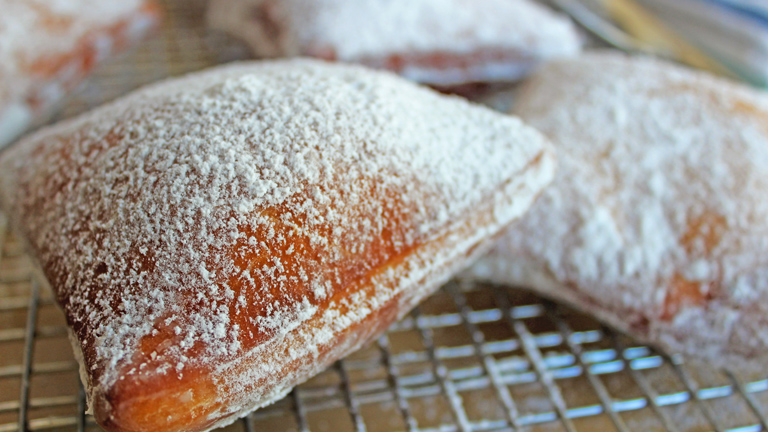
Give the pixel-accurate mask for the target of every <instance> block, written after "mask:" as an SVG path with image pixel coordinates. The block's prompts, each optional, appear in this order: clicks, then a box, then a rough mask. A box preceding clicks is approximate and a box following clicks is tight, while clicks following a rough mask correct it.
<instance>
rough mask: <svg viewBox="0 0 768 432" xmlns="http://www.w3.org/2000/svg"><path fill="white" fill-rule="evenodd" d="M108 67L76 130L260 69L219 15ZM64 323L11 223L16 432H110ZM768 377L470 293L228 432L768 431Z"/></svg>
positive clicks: (437, 303) (563, 311)
mask: <svg viewBox="0 0 768 432" xmlns="http://www.w3.org/2000/svg"><path fill="white" fill-rule="evenodd" d="M165 6H166V13H167V16H166V23H165V26H164V28H163V30H161V31H160V32H159V33H158V34H157V35H155V37H152V38H150V39H149V40H148V41H147V42H146V43H145V44H144V45H142V46H141V47H139V48H138V49H136V50H134V51H132V52H131V53H129V54H126V55H124V56H122V57H119V58H117V59H114V61H112V62H110V63H109V64H106V65H104V66H103V67H101V68H100V69H99V70H98V71H97V73H96V74H95V75H94V76H93V77H92V79H90V80H89V81H88V82H87V83H85V84H84V85H83V86H81V88H80V89H79V91H78V92H77V93H76V94H75V95H74V96H72V97H71V98H70V99H69V100H68V101H67V103H66V105H65V106H64V107H63V110H62V113H61V116H63V117H68V116H71V115H74V114H77V113H79V112H82V111H84V110H86V109H88V108H90V107H93V106H95V105H98V104H100V103H102V102H104V101H107V100H111V99H113V98H115V97H117V96H119V95H121V94H123V93H125V92H127V91H129V90H131V89H133V88H135V87H138V86H140V85H142V84H146V83H149V82H152V81H155V80H157V79H161V78H164V77H167V76H173V75H178V74H182V73H185V72H189V71H193V70H198V69H201V68H204V67H207V66H211V65H213V64H217V63H220V62H224V61H229V60H235V59H239V58H245V57H247V51H246V50H245V49H244V48H243V47H242V46H241V45H239V44H238V43H236V42H234V41H231V40H229V39H228V38H226V37H225V36H223V35H219V34H208V33H206V31H205V29H204V25H203V21H202V17H203V11H204V1H203V0H174V1H170V0H168V1H166V2H165ZM84 408H85V400H84V395H83V391H82V388H81V387H80V383H79V379H78V373H77V364H76V363H75V361H74V358H73V356H72V352H71V348H70V346H69V342H68V340H67V336H66V327H65V324H64V319H63V316H62V314H61V313H60V311H59V310H58V309H57V307H56V306H55V304H54V300H53V298H52V295H51V293H50V290H48V289H47V287H46V286H45V282H44V281H43V279H42V278H41V277H40V276H39V275H38V274H37V272H36V271H35V270H34V266H33V265H32V261H31V260H30V258H29V257H28V256H26V255H25V254H24V251H23V249H22V247H21V245H20V243H19V242H18V240H17V239H16V238H14V237H13V235H12V234H11V233H10V232H9V230H8V226H7V221H6V220H5V218H4V217H3V215H2V214H0V432H10V431H25V432H26V431H74V430H76V431H86V430H87V431H98V430H100V429H99V428H98V426H97V425H96V424H95V423H94V422H93V419H92V418H91V417H90V416H87V415H85V414H84ZM766 412H768V368H767V369H766V370H765V371H764V372H763V373H762V374H759V373H758V374H756V373H747V372H743V371H739V372H722V371H717V370H712V369H711V368H708V367H707V366H706V365H701V364H694V363H690V364H684V363H683V362H682V361H680V360H679V359H670V358H668V357H666V356H664V355H661V354H659V353H657V352H655V351H654V350H653V349H650V348H648V347H644V346H641V345H638V344H637V343H636V342H634V341H632V340H631V339H628V338H626V337H624V336H622V335H620V334H617V333H615V332H613V331H611V330H610V329H607V328H604V327H603V326H601V325H600V324H599V323H598V322H596V321H594V320H592V319H590V318H589V317H587V316H585V315H583V314H579V313H577V312H574V311H571V310H569V309H568V308H566V307H563V306H560V305H556V304H554V303H551V302H548V301H546V300H544V299H541V298H539V297H536V296H534V295H532V294H530V293H528V292H526V291H524V290H520V289H512V288H506V287H497V286H488V285H482V284H477V283H471V282H468V281H454V282H451V283H449V284H448V285H446V286H445V287H443V289H441V290H440V291H439V292H438V293H437V294H435V295H434V296H432V297H430V298H429V299H428V300H427V301H426V302H425V303H424V304H422V305H421V306H420V307H419V308H418V309H417V310H416V311H414V312H413V313H412V314H411V315H410V316H408V317H407V318H406V319H404V320H403V321H401V322H399V323H397V324H395V325H394V326H393V327H392V328H391V329H390V330H389V332H388V333H387V334H386V335H385V336H383V337H381V338H380V339H379V340H377V341H375V342H374V343H372V344H369V345H368V346H367V347H366V348H364V349H362V350H361V351H359V352H357V353H355V354H353V355H351V356H349V357H348V358H346V359H344V360H342V361H339V362H337V363H336V364H335V365H334V366H333V367H331V368H329V369H328V370H327V371H325V372H324V373H322V374H320V375H319V376H317V377H315V378H314V379H312V380H311V381H309V382H307V383H305V384H303V385H301V386H299V387H298V388H297V389H296V390H294V392H293V393H291V395H290V396H288V397H286V398H285V399H283V400H281V401H279V402H277V403H275V404H274V405H272V406H269V407H266V408H264V409H261V410H258V411H256V412H254V413H252V414H251V415H249V416H248V417H247V418H245V419H243V420H241V421H238V422H236V423H235V424H233V425H231V426H229V427H228V428H226V429H224V430H227V431H246V432H257V431H277V432H283V431H285V432H288V431H292V432H320V431H327V432H353V431H354V432H363V431H368V432H394V431H418V432H453V431H456V432H465V431H494V432H502V431H531V432H539V431H541V432H550V431H552V432H554V431H568V432H570V431H619V432H623V431H680V432H689V431H697V432H698V431H723V432H725V431H729V432H736V431H738V432H747V431H759V430H768V418H766Z"/></svg>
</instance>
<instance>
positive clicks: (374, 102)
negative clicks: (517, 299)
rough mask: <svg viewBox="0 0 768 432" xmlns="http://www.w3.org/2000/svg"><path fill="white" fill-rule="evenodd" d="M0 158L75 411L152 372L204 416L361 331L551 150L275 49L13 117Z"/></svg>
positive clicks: (294, 373) (110, 404) (352, 70)
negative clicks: (57, 329) (21, 135)
mask: <svg viewBox="0 0 768 432" xmlns="http://www.w3.org/2000/svg"><path fill="white" fill-rule="evenodd" d="M0 173H1V174H0V181H1V185H2V191H3V193H4V196H3V197H2V203H3V205H4V207H6V208H8V210H9V211H8V213H10V214H11V215H14V216H13V217H14V221H15V224H16V226H17V227H19V228H20V230H21V232H22V234H23V235H24V236H25V237H26V238H27V239H28V242H29V243H30V246H31V248H32V250H33V252H34V254H35V255H36V256H38V258H39V259H40V262H41V264H42V266H43V268H44V269H45V270H46V274H47V276H48V278H49V279H50V280H51V282H52V285H53V286H54V288H55V290H56V292H57V296H58V299H59V302H60V303H61V305H62V306H63V308H64V310H65V312H66V314H67V318H68V322H69V324H70V325H71V326H72V327H73V330H74V333H75V336H76V337H77V339H78V340H79V342H80V343H81V344H82V346H83V357H84V361H85V363H86V366H87V368H88V374H89V376H88V378H89V384H90V386H89V388H90V391H89V396H90V399H91V402H92V404H94V405H95V409H96V415H97V418H98V419H99V420H100V421H101V422H103V423H105V424H109V423H110V422H114V423H117V422H118V420H120V419H118V418H117V417H115V418H112V417H110V416H111V415H113V414H111V413H112V412H113V411H114V410H116V406H117V405H116V404H118V403H124V402H125V401H123V400H121V399H120V395H121V392H123V393H127V392H129V390H130V389H132V388H134V387H135V386H138V388H141V389H142V391H144V392H147V393H152V392H153V391H155V390H154V389H155V387H153V386H158V385H160V384H157V382H158V381H160V382H161V384H162V386H163V387H162V388H160V389H157V391H158V392H160V391H166V392H168V393H169V395H168V396H167V397H166V398H165V399H164V400H163V402H162V403H165V404H168V408H167V409H168V410H171V409H173V406H174V405H176V406H185V405H184V404H187V403H195V404H197V403H198V400H205V402H204V403H203V402H200V404H201V405H200V406H203V407H204V408H200V406H198V405H193V406H192V407H191V408H190V409H189V411H191V412H194V410H202V411H199V412H202V413H203V414H201V416H202V417H203V418H202V419H201V420H200V422H201V423H197V424H196V425H195V427H194V428H198V429H205V428H208V427H212V426H213V425H214V424H216V423H221V422H227V421H231V419H232V417H231V416H232V415H239V414H242V413H244V412H247V411H248V410H250V409H253V408H254V407H258V406H261V405H264V404H267V403H270V402H272V401H274V400H275V398H277V397H279V396H280V395H282V394H284V393H285V392H287V391H288V390H290V388H291V387H292V386H293V385H295V384H296V383H297V382H300V381H301V380H304V379H306V378H308V377H309V376H311V375H312V374H313V373H316V372H318V371H319V370H320V369H321V368H322V367H324V366H325V365H326V364H328V362H330V361H333V360H334V359H336V358H338V356H340V355H342V354H344V353H346V352H349V350H351V349H354V348H355V347H357V346H359V344H360V343H362V342H363V341H365V340H366V339H367V338H368V337H370V336H372V335H374V334H376V333H377V332H379V331H382V330H383V329H384V327H382V326H386V324H387V323H388V322H391V320H393V319H395V318H397V316H400V315H402V314H403V313H405V312H406V311H407V309H408V308H410V307H411V306H413V305H414V304H415V302H416V301H418V300H419V299H420V298H422V297H423V296H424V295H426V294H427V293H429V292H430V290H431V289H434V288H435V287H436V286H437V284H438V283H440V282H441V281H443V280H444V279H445V278H447V277H448V276H449V275H450V273H451V271H452V270H453V269H455V268H456V267H457V266H460V265H462V263H463V262H464V261H465V260H466V259H467V258H466V257H467V256H468V255H470V254H471V251H472V250H473V249H474V248H475V247H476V246H477V244H478V243H479V242H480V241H481V240H482V239H484V238H486V237H488V236H490V235H492V234H493V233H495V232H496V231H497V230H499V229H500V228H501V227H502V226H503V225H504V224H506V223H508V222H509V221H510V220H512V219H513V218H515V217H517V216H519V215H520V214H521V213H522V212H523V211H524V210H525V209H526V208H527V207H528V206H529V205H530V203H531V201H532V199H533V198H534V197H535V196H536V194H537V193H538V192H539V191H540V190H541V188H542V187H543V186H544V185H545V184H546V183H547V182H548V181H549V180H550V179H551V178H552V176H553V162H552V158H551V156H550V155H549V150H548V146H547V144H546V143H545V140H544V139H543V137H542V136H541V135H540V134H538V133H537V132H535V131H533V130H532V129H530V128H528V127H525V126H524V125H523V124H522V123H521V122H520V121H519V120H517V119H514V118H511V117H506V116H502V115H499V114H497V113H494V112H492V111H490V110H487V109H484V108H480V107H476V106H473V105H471V104H469V103H468V102H466V101H463V100H461V99H459V98H447V97H444V96H440V95H438V94H436V93H433V92H431V91H429V90H426V89H423V88H419V87H418V86H415V85H412V84H408V83H406V82H404V81H402V80H400V79H398V78H397V77H394V76H391V75H389V74H384V73H375V72H370V71H367V70H365V69H362V68H358V67H352V66H332V65H327V64H323V63H319V62H313V61H303V60H296V61H285V62H272V63H244V64H238V65H231V66H226V67H221V68H217V69H213V70H210V71H206V72H202V73H198V74H194V75H190V76H188V77H184V78H180V79H176V80H171V81H167V82H164V83H160V84H157V85H154V86H151V87H148V88H146V89H143V90H140V91H138V92H136V93H134V94H132V95H130V96H128V97H126V98H123V99H121V100H119V101H117V102H115V103H112V104H109V105H107V106H105V107H102V108H100V109H97V110H96V111H94V112H92V113H90V114H87V115H84V116H82V117H79V118H77V119H74V120H71V121H67V122H65V123H62V124H59V125H57V126H54V127H52V128H49V129H45V130H42V131H40V132H39V133H36V134H33V135H32V136H30V137H29V138H27V139H26V140H24V141H22V142H21V143H19V145H17V146H15V147H14V148H12V149H10V150H9V151H7V152H6V153H4V154H3V155H2V158H1V159H0ZM380 315H383V316H384V317H383V318H377V316H380ZM365 323H367V324H365ZM355 326H359V329H357V330H355V331H354V332H352V333H350V332H351V330H347V329H352V328H356V327H355ZM162 377H170V378H168V379H167V380H161V379H160V378H162ZM171 378H172V379H171ZM185 380H197V381H194V383H195V384H197V385H199V386H200V387H192V386H191V385H190V383H189V382H187V381H185ZM132 386H134V387H132ZM187 386H189V387H187ZM206 386H207V387H206ZM187 388H189V390H188V391H189V392H190V393H188V391H187V390H186V389H187ZM124 389H128V390H124ZM174 391H175V392H177V393H173V392H174ZM205 392H212V393H214V395H216V396H215V397H213V401H211V399H209V396H210V395H209V394H208V393H205ZM139 402H140V401H139ZM139 402H137V403H139ZM152 410H153V412H154V411H158V412H167V411H165V410H166V408H164V407H163V406H152ZM185 414H188V413H185ZM114 416H119V415H118V414H114ZM169 416H170V414H169ZM194 428H193V427H190V429H194ZM172 429H173V428H171V427H168V428H167V429H166V430H172Z"/></svg>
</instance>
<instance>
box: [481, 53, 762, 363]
mask: <svg viewBox="0 0 768 432" xmlns="http://www.w3.org/2000/svg"><path fill="white" fill-rule="evenodd" d="M514 111H515V112H516V113H518V114H519V115H521V116H522V117H523V118H524V119H526V120H527V121H529V122H530V123H531V124H532V125H533V126H535V127H538V128H539V129H540V130H541V131H543V132H544V133H545V134H546V135H548V136H549V137H550V138H551V139H552V140H553V142H555V144H556V146H557V147H558V149H559V156H560V158H559V159H560V165H561V170H560V171H559V173H558V176H557V179H556V181H555V185H556V186H555V187H553V188H551V189H549V190H548V191H547V192H546V193H545V194H544V195H543V197H542V199H541V200H540V201H539V202H538V203H537V205H536V206H534V209H532V211H531V213H529V215H527V216H526V218H524V221H523V223H521V224H520V225H517V226H516V227H514V228H513V229H511V230H509V231H508V233H507V234H506V236H505V237H504V238H503V240H502V241H501V242H499V243H498V246H497V249H496V250H495V252H494V253H492V254H491V255H490V256H489V257H487V258H486V259H485V260H484V261H483V262H482V263H481V264H480V265H479V266H477V267H476V268H475V270H474V272H475V273H476V274H479V275H482V276H483V277H491V278H493V279H495V280H497V281H501V282H511V283H516V284H524V285H528V286H530V287H532V288H535V289H538V290H541V291H543V292H546V293H548V294H550V295H552V296H556V297H559V298H562V299H565V300H568V301H571V302H573V303H576V304H577V305H579V306H581V307H583V308H585V309H587V310H588V311H589V312H592V313H596V314H598V315H599V316H602V317H603V318H605V319H607V320H608V321H609V322H611V323H613V324H614V325H617V326H619V327H621V328H623V329H626V330H631V331H632V332H633V333H634V334H635V335H637V336H639V337H641V338H643V339H645V340H647V341H651V342H654V343H659V344H662V345H664V346H665V347H667V348H668V349H670V350H672V351H676V352H677V351H682V352H685V353H688V354H690V355H692V356H702V357H703V358H706V359H707V360H709V361H713V362H716V363H717V364H719V365H726V364H728V362H730V361H733V360H734V359H739V358H740V359H742V360H743V359H744V358H751V357H754V356H755V355H757V354H762V353H765V352H766V351H768V331H766V330H768V319H766V317H768V303H766V302H765V301H761V300H760V299H765V298H766V297H768V225H766V221H768V204H767V203H766V201H765V200H764V199H763V198H762V196H764V195H766V194H767V193H768V171H766V166H768V127H766V121H768V97H766V95H765V94H763V93H761V92H759V91H756V90H750V89H747V88H743V87H740V86H738V85H735V84H731V83H728V82H725V81H724V80H719V79H715V78H712V77H709V76H706V75H704V74H702V73H696V72H692V71H689V70H686V69H683V68H679V67H675V66H672V65H668V64H665V63H663V62H661V61H657V60H652V59H647V58H627V57H624V56H621V55H617V54H607V53H604V54H590V55H587V56H584V57H583V58H580V59H577V60H572V61H563V62H557V63H555V64H552V65H549V66H546V67H544V68H543V69H542V70H541V72H540V73H539V74H538V75H537V76H535V77H534V78H533V79H532V80H531V82H530V83H529V84H528V85H527V86H526V88H525V89H524V90H523V94H522V95H521V97H520V103H519V105H518V106H517V107H516V108H515V110H514Z"/></svg>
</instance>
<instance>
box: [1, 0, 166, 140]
mask: <svg viewBox="0 0 768 432" xmlns="http://www.w3.org/2000/svg"><path fill="white" fill-rule="evenodd" d="M159 16H160V13H159V8H158V7H157V6H156V5H155V3H154V1H153V0H120V1H103V0H58V1H36V0H0V147H2V146H3V145H6V144H8V143H10V142H11V141H13V140H14V139H15V138H16V137H17V136H19V135H20V134H21V133H22V132H24V131H25V130H26V129H27V128H29V127H30V126H32V125H34V124H38V123H40V122H42V121H44V120H45V118H46V117H47V116H48V115H49V114H50V111H51V110H52V109H53V108H54V106H55V105H56V103H57V102H58V101H59V99H61V98H62V97H63V96H64V95H65V94H66V93H67V92H68V91H69V90H71V89H72V88H74V87H75V86H76V85H77V84H78V83H79V82H80V81H81V80H82V79H83V78H84V77H85V76H86V75H88V73H90V71H91V70H92V69H93V68H94V67H95V66H96V65H97V64H98V63H99V62H100V61H101V60H103V59H104V58H106V57H108V56H110V55H111V54H113V53H115V52H117V51H120V50H122V49H124V48H125V47H126V46H127V45H130V44H131V43H133V42H134V41H136V40H137V39H140V38H141V37H142V36H143V35H144V34H145V33H147V31H148V30H149V29H151V28H152V27H153V26H154V25H156V24H157V22H158V20H159Z"/></svg>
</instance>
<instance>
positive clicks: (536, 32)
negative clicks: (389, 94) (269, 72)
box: [208, 0, 581, 87]
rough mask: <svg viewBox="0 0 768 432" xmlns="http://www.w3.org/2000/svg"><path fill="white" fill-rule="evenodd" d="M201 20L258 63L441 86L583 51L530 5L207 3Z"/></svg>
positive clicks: (496, 0)
mask: <svg viewBox="0 0 768 432" xmlns="http://www.w3.org/2000/svg"><path fill="white" fill-rule="evenodd" d="M208 21H209V23H210V25H211V27H213V28H216V29H219V30H223V31H225V32H228V33H230V34H232V35H233V36H236V37H238V38H241V39H243V40H244V41H245V42H247V43H248V45H249V46H250V47H251V49H252V50H253V52H254V54H255V55H256V56H258V57H293V56H299V55H305V56H312V57H319V58H322V59H326V60H339V61H344V62H352V63H361V64H364V65H366V66H370V67H375V68H383V69H388V70H391V71H394V72H397V73H399V74H401V75H403V76H405V77H406V78H409V79H412V80H415V81H418V82H422V83H425V84H430V85H436V86H443V87H445V86H455V85H458V84H465V83H473V82H498V81H513V80H516V79H519V78H520V77H521V76H523V75H525V74H527V73H528V72H529V70H530V69H531V68H532V67H533V66H534V65H536V64H537V63H538V62H540V61H543V60H548V59H551V58H557V57H563V56H572V55H575V54H577V53H578V52H579V51H580V49H581V39H580V37H579V35H578V33H577V32H576V29H575V27H574V26H573V24H572V23H571V22H570V21H569V20H568V19H567V18H565V17H563V16H561V15H558V14H556V13H554V12H553V11H551V10H548V9H547V8H546V7H544V6H542V5H540V4H537V3H535V2H533V1H531V0H386V1H382V0H211V2H210V4H209V11H208Z"/></svg>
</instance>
